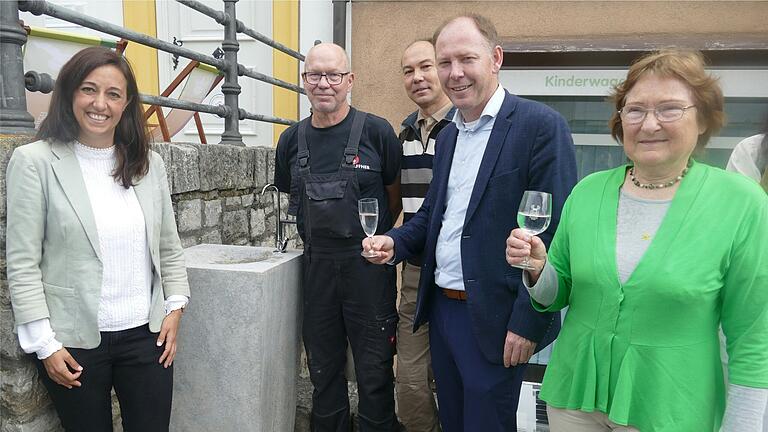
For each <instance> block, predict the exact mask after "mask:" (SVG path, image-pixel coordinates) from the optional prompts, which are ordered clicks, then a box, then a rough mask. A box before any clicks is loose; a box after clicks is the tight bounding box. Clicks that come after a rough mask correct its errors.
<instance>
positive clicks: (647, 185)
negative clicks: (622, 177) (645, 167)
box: [629, 161, 691, 189]
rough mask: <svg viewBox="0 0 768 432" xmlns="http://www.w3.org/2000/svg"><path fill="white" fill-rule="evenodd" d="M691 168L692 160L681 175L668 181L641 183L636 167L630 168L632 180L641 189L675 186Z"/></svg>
mask: <svg viewBox="0 0 768 432" xmlns="http://www.w3.org/2000/svg"><path fill="white" fill-rule="evenodd" d="M690 168H691V161H688V165H687V166H686V167H685V168H684V169H683V172H681V173H680V175H679V176H677V177H675V178H673V179H672V180H670V181H668V182H666V183H640V181H639V180H637V179H636V178H635V167H634V166H632V167H630V168H629V179H630V180H632V183H633V184H634V185H635V186H637V187H639V188H641V189H664V188H668V187H670V186H673V185H674V184H675V183H677V182H679V181H680V180H682V179H683V177H685V175H686V174H688V170H689V169H690Z"/></svg>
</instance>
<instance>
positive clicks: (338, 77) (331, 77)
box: [301, 72, 351, 85]
mask: <svg viewBox="0 0 768 432" xmlns="http://www.w3.org/2000/svg"><path fill="white" fill-rule="evenodd" d="M350 73H351V72H330V73H325V72H323V73H321V72H304V73H303V74H301V77H302V78H304V81H306V82H307V83H309V84H312V85H315V84H320V80H321V79H323V77H325V80H326V81H328V84H330V85H339V84H341V81H342V80H344V76H346V75H349V74H350Z"/></svg>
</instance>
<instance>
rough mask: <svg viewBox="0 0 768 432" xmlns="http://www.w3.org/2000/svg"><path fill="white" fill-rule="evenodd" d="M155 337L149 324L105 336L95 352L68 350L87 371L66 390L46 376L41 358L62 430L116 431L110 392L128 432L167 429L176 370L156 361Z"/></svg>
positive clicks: (40, 365) (40, 368) (39, 363)
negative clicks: (74, 384) (114, 397)
mask: <svg viewBox="0 0 768 432" xmlns="http://www.w3.org/2000/svg"><path fill="white" fill-rule="evenodd" d="M156 342H157V334H154V333H151V332H150V331H149V326H148V325H146V324H145V325H143V326H140V327H136V328H132V329H128V330H120V331H114V332H101V343H100V344H99V346H98V347H96V348H93V349H81V348H67V350H68V351H69V353H70V354H71V355H72V357H73V358H74V359H75V360H76V361H77V362H78V363H79V364H80V366H82V367H83V373H82V374H81V375H80V379H79V381H80V383H81V384H82V385H81V386H80V387H73V388H71V389H67V388H66V387H64V386H62V385H59V384H56V383H55V382H54V381H53V380H51V379H50V378H49V377H48V373H47V372H46V370H45V366H44V365H43V362H42V361H40V360H37V361H36V362H35V363H36V364H37V367H38V371H39V373H40V376H41V378H42V380H43V384H44V385H45V387H46V388H47V389H48V394H50V395H51V399H52V400H53V405H54V406H55V407H56V412H58V414H59V418H60V419H61V424H62V426H64V429H65V430H67V431H72V432H107V431H111V430H112V395H111V392H112V388H113V387H114V389H115V393H116V394H117V399H118V401H119V402H120V412H121V414H122V419H123V430H125V432H163V431H168V426H169V423H170V420H171V395H172V392H173V366H171V367H169V368H167V369H166V368H164V367H163V366H162V365H161V364H160V363H158V360H159V359H160V355H161V354H162V352H163V349H164V347H158V346H157V344H156Z"/></svg>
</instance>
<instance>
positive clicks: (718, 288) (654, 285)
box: [534, 163, 768, 432]
mask: <svg viewBox="0 0 768 432" xmlns="http://www.w3.org/2000/svg"><path fill="white" fill-rule="evenodd" d="M627 168H628V167H626V166H622V167H619V168H616V169H613V170H610V171H603V172H599V173H596V174H593V175H591V176H589V177H587V178H585V179H584V180H583V181H581V182H580V183H579V184H578V185H577V186H576V188H575V189H574V190H573V193H572V194H571V196H570V197H569V198H568V201H567V202H566V204H565V208H564V210H563V214H562V219H561V221H560V226H559V227H558V230H557V233H556V234H555V237H554V239H553V241H552V245H551V248H550V251H549V259H550V261H551V263H552V265H553V266H554V267H555V269H556V270H557V273H558V284H559V291H558V294H557V298H556V299H555V302H554V303H553V304H552V305H551V306H549V307H548V308H544V307H542V306H541V305H539V304H536V303H535V302H534V306H535V307H536V308H537V309H538V310H547V311H555V310H560V309H562V308H564V307H566V306H569V309H568V313H567V314H566V317H565V322H564V324H563V328H562V331H561V333H560V336H559V338H558V339H557V342H556V344H555V347H554V351H553V353H552V358H551V360H550V362H549V366H548V367H547V372H546V375H545V376H544V382H543V384H542V389H541V395H540V397H541V399H543V400H545V401H546V402H547V403H548V404H550V405H552V406H554V407H559V408H567V409H577V410H582V411H587V412H592V411H602V412H604V413H607V414H608V416H609V417H610V419H611V420H612V421H614V422H616V423H619V424H624V425H631V426H634V427H637V428H639V429H640V431H641V432H708V431H716V430H718V429H719V427H720V423H721V421H722V416H723V411H724V407H725V388H724V387H725V386H724V384H723V371H722V366H721V363H720V351H719V341H718V326H719V325H720V324H722V326H723V330H724V332H725V334H726V336H727V338H728V346H727V349H728V354H729V357H730V362H729V365H728V368H729V377H730V382H732V383H734V384H739V385H743V386H749V387H759V388H766V387H768V197H766V195H765V193H764V192H763V191H762V190H761V189H760V188H759V186H758V185H756V184H755V183H754V182H752V181H750V180H749V179H747V178H744V177H742V176H739V175H737V174H733V173H728V172H725V171H723V170H720V169H717V168H713V167H709V166H707V165H703V164H700V163H694V164H693V166H692V167H691V169H690V171H689V173H688V175H686V177H685V178H684V179H683V180H682V182H681V184H680V187H679V189H678V191H677V193H676V194H675V197H674V199H673V200H672V203H671V205H670V208H669V210H668V213H667V215H666V216H665V218H664V220H663V222H662V224H661V226H660V227H659V229H658V231H657V233H656V236H655V237H654V239H653V240H652V242H651V245H650V246H649V248H648V250H647V251H646V253H645V254H644V255H643V257H642V258H641V260H640V262H639V263H638V265H637V268H636V270H635V271H634V273H632V275H631V276H630V277H629V279H628V280H627V282H626V283H625V284H624V285H622V284H621V283H620V282H619V277H618V273H617V270H616V213H617V206H618V199H619V188H620V187H621V184H622V183H623V181H624V176H625V172H626V170H627Z"/></svg>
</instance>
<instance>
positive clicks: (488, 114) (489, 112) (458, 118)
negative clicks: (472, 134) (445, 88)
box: [453, 84, 506, 131]
mask: <svg viewBox="0 0 768 432" xmlns="http://www.w3.org/2000/svg"><path fill="white" fill-rule="evenodd" d="M505 96H506V95H505V92H504V87H502V86H501V84H499V85H498V87H496V91H495V92H493V96H491V98H490V99H488V103H487V104H485V108H483V112H482V113H481V114H480V118H479V120H480V121H478V122H477V123H476V124H475V127H474V128H472V129H470V128H468V127H467V125H466V123H465V122H464V118H463V117H462V115H461V111H460V110H456V114H454V115H453V122H454V123H456V127H457V128H458V129H459V130H460V131H468V130H472V131H474V130H477V129H479V128H480V127H482V126H483V125H485V123H486V122H488V121H490V120H491V119H493V118H495V117H496V115H498V114H499V111H500V110H501V105H502V104H503V103H504V97H505Z"/></svg>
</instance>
